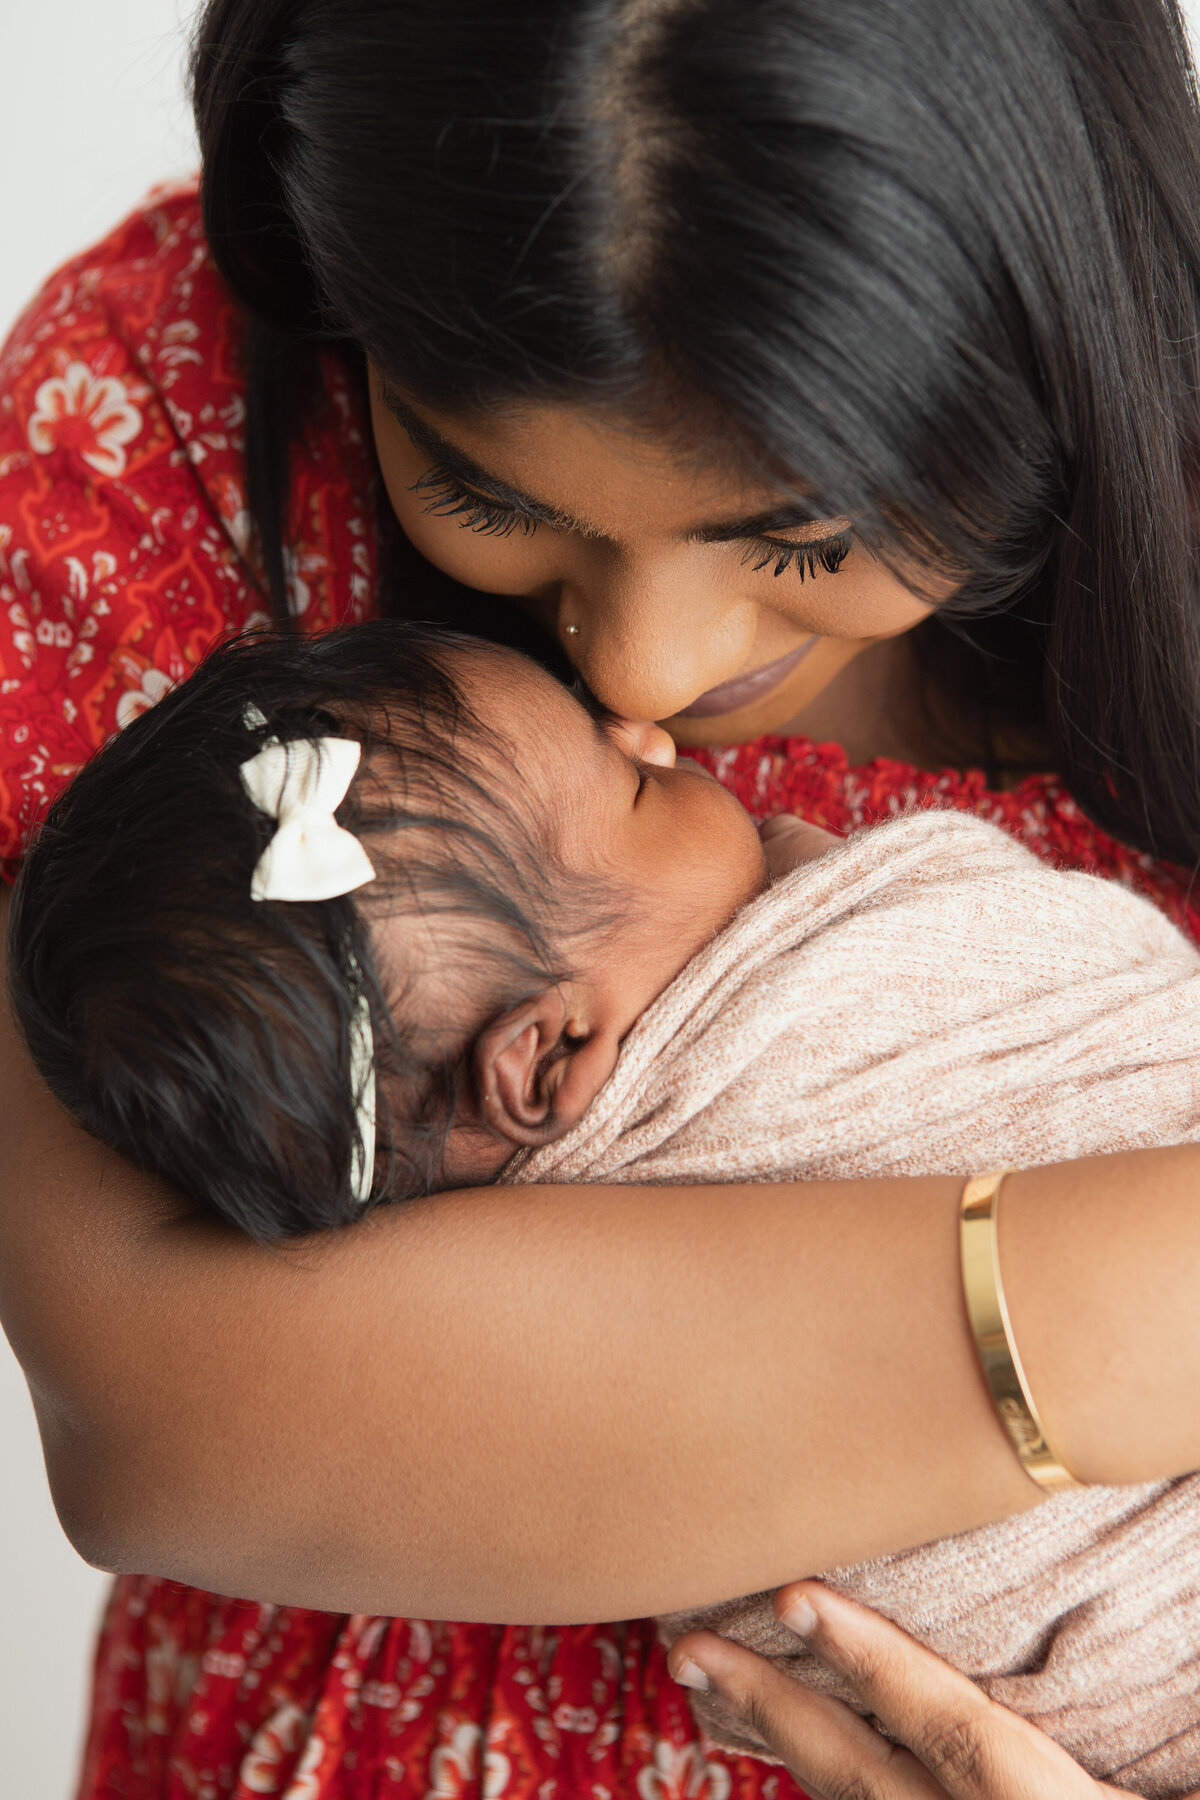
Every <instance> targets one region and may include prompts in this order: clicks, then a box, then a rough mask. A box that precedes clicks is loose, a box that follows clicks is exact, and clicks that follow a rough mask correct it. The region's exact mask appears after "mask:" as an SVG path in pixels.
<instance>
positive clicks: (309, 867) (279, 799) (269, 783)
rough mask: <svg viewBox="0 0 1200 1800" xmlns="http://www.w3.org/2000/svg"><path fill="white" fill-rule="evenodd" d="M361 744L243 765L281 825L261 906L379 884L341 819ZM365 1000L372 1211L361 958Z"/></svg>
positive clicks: (265, 865) (359, 1105)
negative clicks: (264, 902)
mask: <svg viewBox="0 0 1200 1800" xmlns="http://www.w3.org/2000/svg"><path fill="white" fill-rule="evenodd" d="M242 722H243V724H244V725H246V726H247V727H248V728H249V729H250V730H261V729H262V728H263V727H264V726H265V725H266V723H267V721H266V718H265V716H264V715H263V713H262V712H261V711H260V710H259V708H258V707H256V706H248V707H247V708H246V711H245V712H244V714H243V715H242ZM361 756H362V745H361V744H358V743H355V742H354V740H353V739H350V738H335V737H323V738H297V739H295V740H293V741H292V742H290V743H286V744H285V743H282V742H281V741H280V740H279V738H268V740H267V742H266V743H265V744H264V745H263V746H262V749H261V750H259V752H258V754H257V755H256V756H252V757H250V758H248V760H247V761H246V762H244V763H242V764H241V765H240V770H239V773H240V774H241V778H242V786H243V787H244V788H245V790H246V792H247V794H249V796H250V798H251V800H253V802H254V804H255V806H257V807H258V809H259V811H260V812H264V813H266V814H267V817H268V818H271V819H275V820H277V821H278V826H277V829H276V831H275V835H274V836H273V837H272V839H271V841H270V843H269V844H268V845H267V847H266V849H265V850H264V851H263V853H262V855H261V856H260V857H259V859H258V862H257V863H256V864H255V866H254V873H253V875H252V876H251V878H250V894H251V898H252V899H254V900H335V899H337V898H338V897H339V896H340V895H342V894H350V893H353V891H354V889H355V888H360V887H362V886H363V885H364V884H365V883H366V882H368V881H374V879H375V870H374V867H373V866H372V863H371V859H370V857H369V856H368V855H367V853H366V851H365V850H364V849H363V847H362V844H361V843H360V842H359V840H358V839H357V838H356V837H355V835H354V833H353V832H352V831H347V830H345V828H344V827H343V826H341V825H339V824H338V822H337V820H336V818H335V817H334V813H335V812H336V811H337V808H338V807H339V806H340V805H341V804H342V801H343V800H344V799H345V798H346V795H347V793H348V792H349V789H350V783H351V782H352V781H353V780H354V775H355V771H356V770H357V768H358V764H359V760H360V758H361ZM350 963H351V972H352V974H353V975H354V978H355V981H356V984H357V988H358V993H357V999H356V1003H355V1008H354V1014H353V1017H352V1018H351V1021H350V1083H351V1089H352V1092H353V1094H354V1104H355V1110H356V1113H357V1123H358V1141H357V1142H356V1144H355V1146H354V1155H353V1160H352V1163H351V1169H350V1185H351V1191H352V1193H353V1195H354V1199H355V1200H356V1201H357V1202H358V1204H359V1205H360V1206H365V1205H366V1203H367V1201H368V1200H369V1199H370V1197H371V1184H372V1182H373V1180H374V1178H375V1036H374V1033H373V1031H372V1029H371V1008H370V1005H369V1003H368V1001H367V995H366V990H365V987H364V985H363V980H362V970H361V969H360V968H359V966H358V963H357V961H356V959H355V958H354V957H353V956H352V957H351V958H350Z"/></svg>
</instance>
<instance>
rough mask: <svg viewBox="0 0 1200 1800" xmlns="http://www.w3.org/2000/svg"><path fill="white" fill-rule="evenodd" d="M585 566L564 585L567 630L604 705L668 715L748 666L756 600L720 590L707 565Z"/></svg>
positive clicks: (569, 645) (563, 637)
mask: <svg viewBox="0 0 1200 1800" xmlns="http://www.w3.org/2000/svg"><path fill="white" fill-rule="evenodd" d="M586 574H587V576H588V579H587V580H586V582H585V581H584V580H582V579H580V580H577V581H575V582H572V583H565V584H564V585H563V588H562V589H561V598H560V603H559V634H560V642H561V643H562V644H563V646H564V648H565V649H566V652H567V655H568V656H569V657H570V658H571V661H572V662H573V663H574V664H575V667H576V668H577V669H578V670H579V673H580V674H581V675H582V676H583V678H584V680H585V681H586V683H587V685H588V687H589V688H590V690H591V692H592V693H593V694H594V695H595V696H596V698H597V700H599V701H600V703H601V705H602V706H606V707H609V708H611V710H612V711H613V712H614V713H617V714H619V715H620V716H621V717H623V718H631V719H666V718H670V717H671V716H672V715H673V714H674V713H677V712H680V711H682V710H683V708H684V707H687V706H690V705H691V703H692V701H693V700H695V699H696V698H697V697H698V695H700V694H703V693H706V692H707V691H708V689H709V688H711V687H716V686H718V685H719V684H720V683H721V682H722V681H727V680H728V679H729V678H730V676H732V675H736V674H737V673H738V671H739V670H741V669H743V668H744V667H745V664H746V658H747V656H748V655H749V653H750V650H751V647H752V645H753V643H754V636H755V625H756V608H755V606H754V605H752V604H750V603H749V602H747V601H746V600H744V599H743V598H742V597H741V596H738V595H735V596H732V597H731V596H729V595H728V593H727V592H722V591H721V589H720V588H719V587H717V585H716V584H715V582H713V580H712V576H711V572H710V571H709V570H707V569H706V568H704V567H703V566H697V565H696V564H695V563H694V562H693V561H692V560H691V559H689V558H687V557H680V558H679V559H678V561H677V562H676V561H674V560H671V559H665V558H664V559H661V560H660V561H659V562H658V563H657V565H655V564H653V563H651V564H647V563H645V562H643V563H642V564H641V565H640V566H634V565H632V564H631V563H629V562H626V563H625V564H619V563H617V564H613V563H611V562H610V563H602V562H598V561H596V560H595V559H593V561H592V562H591V563H590V564H589V566H588V567H587V569H586ZM706 576H707V577H708V579H707V580H706V579H705V577H706Z"/></svg>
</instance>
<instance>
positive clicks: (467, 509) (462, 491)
mask: <svg viewBox="0 0 1200 1800" xmlns="http://www.w3.org/2000/svg"><path fill="white" fill-rule="evenodd" d="M409 492H410V493H413V494H420V495H422V496H423V497H424V499H425V511H426V512H427V513H432V514H433V516H434V517H435V518H437V519H457V520H458V522H459V524H460V525H461V526H462V528H463V530H464V531H476V532H479V533H480V534H481V535H482V536H483V537H508V536H509V534H510V533H511V532H513V531H517V530H519V531H520V532H521V533H522V535H523V536H525V537H530V536H532V534H533V533H534V532H535V531H536V530H537V528H538V524H539V521H538V520H537V519H535V518H534V517H533V515H532V514H531V513H526V512H521V511H520V509H519V508H517V507H515V506H506V505H505V503H504V502H503V501H502V500H489V499H488V498H487V497H486V496H485V495H483V494H475V493H472V491H471V489H470V488H466V487H464V486H463V485H462V483H461V481H458V480H456V479H455V477H454V476H453V475H452V474H451V473H450V471H449V469H443V468H439V467H435V468H432V469H426V471H425V473H424V475H422V476H421V479H420V480H419V481H414V482H413V484H412V487H411V488H410V489H409Z"/></svg>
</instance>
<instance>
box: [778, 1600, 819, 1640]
mask: <svg viewBox="0 0 1200 1800" xmlns="http://www.w3.org/2000/svg"><path fill="white" fill-rule="evenodd" d="M779 1617H780V1619H781V1620H782V1622H783V1624H785V1625H786V1626H787V1628H788V1630H789V1631H794V1632H795V1634H796V1636H797V1637H801V1638H810V1637H812V1636H813V1635H814V1634H815V1632H816V1629H817V1615H816V1613H815V1611H814V1610H813V1607H812V1604H811V1602H809V1601H808V1600H805V1599H804V1598H803V1596H802V1597H801V1598H800V1599H799V1600H793V1601H792V1604H791V1605H790V1606H789V1607H788V1609H787V1611H786V1612H783V1613H780V1615H779Z"/></svg>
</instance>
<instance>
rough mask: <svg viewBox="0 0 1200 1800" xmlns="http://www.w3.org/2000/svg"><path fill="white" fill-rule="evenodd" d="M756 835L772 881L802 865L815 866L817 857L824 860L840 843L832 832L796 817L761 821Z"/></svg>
mask: <svg viewBox="0 0 1200 1800" xmlns="http://www.w3.org/2000/svg"><path fill="white" fill-rule="evenodd" d="M758 835H759V837H760V838H761V839H762V845H763V849H764V850H765V851H766V853H767V867H768V868H769V869H770V871H771V879H772V880H773V881H778V880H779V878H780V876H781V875H790V874H791V872H792V870H793V869H798V868H799V867H800V864H801V863H806V862H815V861H816V859H817V857H819V856H824V854H825V852H826V851H827V850H832V849H833V846H834V845H835V844H840V843H841V842H842V840H841V838H840V837H838V836H837V834H836V833H835V832H832V831H826V830H824V829H823V827H822V826H820V825H810V824H809V823H808V820H807V819H798V818H797V817H796V815H795V813H775V814H774V815H773V817H771V818H769V819H764V820H763V822H762V824H761V825H760V826H759V828H758Z"/></svg>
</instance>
